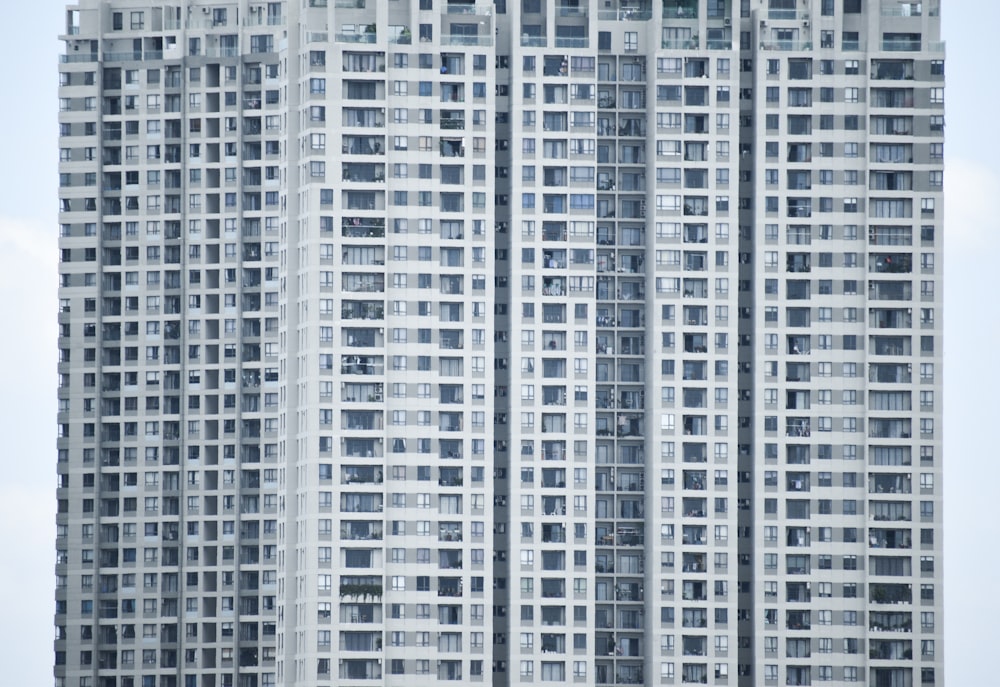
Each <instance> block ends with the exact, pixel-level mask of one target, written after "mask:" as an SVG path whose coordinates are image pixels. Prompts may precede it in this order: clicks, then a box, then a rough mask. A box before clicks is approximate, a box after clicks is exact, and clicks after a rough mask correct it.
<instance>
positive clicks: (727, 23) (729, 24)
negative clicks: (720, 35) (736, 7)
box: [722, 17, 733, 26]
mask: <svg viewBox="0 0 1000 687" xmlns="http://www.w3.org/2000/svg"><path fill="white" fill-rule="evenodd" d="M722 23H723V24H724V25H726V26H732V25H733V20H732V19H731V18H730V17H726V18H725V19H724V20H722Z"/></svg>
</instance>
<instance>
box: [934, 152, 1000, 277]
mask: <svg viewBox="0 0 1000 687" xmlns="http://www.w3.org/2000/svg"><path fill="white" fill-rule="evenodd" d="M944 191H945V204H944V212H945V249H946V250H947V251H948V253H950V254H952V255H955V254H956V253H960V252H961V253H963V254H964V253H965V251H978V250H984V249H988V248H989V249H996V247H997V241H998V237H1000V213H998V212H997V210H996V203H997V194H998V193H1000V173H998V171H997V169H996V168H994V167H988V166H986V165H985V164H983V163H981V162H978V161H974V160H965V159H961V158H959V159H949V160H948V163H947V166H946V172H945V189H944ZM995 256H996V254H995V253H994V254H993V256H991V257H994V258H995Z"/></svg>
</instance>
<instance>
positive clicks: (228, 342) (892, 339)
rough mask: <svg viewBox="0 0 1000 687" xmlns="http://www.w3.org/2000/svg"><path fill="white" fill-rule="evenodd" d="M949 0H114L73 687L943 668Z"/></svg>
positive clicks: (103, 88)
mask: <svg viewBox="0 0 1000 687" xmlns="http://www.w3.org/2000/svg"><path fill="white" fill-rule="evenodd" d="M939 6H940V2H939V0H926V1H924V2H914V1H909V2H896V1H895V0H893V1H890V0H742V2H741V1H739V0H656V2H651V1H650V0H593V1H592V0H521V2H520V3H519V4H517V5H514V4H512V5H508V4H507V2H506V1H505V0H495V1H494V2H492V3H489V2H476V0H283V1H276V2H267V1H257V0H232V1H229V2H222V1H212V0H173V2H166V1H164V0H80V2H79V3H78V4H75V5H72V6H70V7H69V8H68V9H67V13H66V25H65V27H64V34H63V36H62V38H63V40H64V42H65V45H66V49H65V53H64V55H63V56H62V58H61V61H60V65H59V78H60V99H59V106H60V116H59V127H60V132H59V133H60V179H59V181H60V189H59V202H60V223H61V226H60V230H61V231H60V236H61V238H60V250H61V253H60V257H61V263H60V280H61V281H60V311H59V325H60V332H59V333H60V338H59V418H58V423H59V424H58V430H59V431H58V476H59V487H58V499H59V501H58V503H59V506H58V514H57V528H58V530H57V551H58V561H57V570H56V586H57V588H56V603H57V610H56V620H55V625H56V640H55V683H56V685H57V687H277V686H278V685H282V686H291V685H296V686H304V685H310V686H312V685H315V686H323V685H338V686H345V687H364V686H366V685H392V686H402V685H430V684H432V683H434V684H436V683H438V682H441V681H448V682H454V683H456V684H459V683H461V684H466V683H472V684H477V683H478V684H489V683H492V684H494V685H497V686H498V687H500V686H506V685H521V684H529V683H534V682H554V683H565V684H576V685H621V684H636V685H683V684H712V685H739V686H740V687H750V686H751V685H754V686H756V685H764V686H770V685H775V686H777V685H814V684H816V685H818V684H867V685H870V686H871V687H926V686H928V685H940V684H941V682H942V680H943V670H942V658H943V651H942V645H941V634H942V626H941V620H942V619H941V607H942V601H941V574H942V561H941V547H942V541H941V503H940V500H941V497H940V494H941V465H942V460H943V456H942V454H941V400H942V398H941V355H942V341H941V298H942V292H941V284H940V276H939V275H940V274H941V246H942V207H941V202H942V186H943V129H944V114H943V113H944V48H943V45H942V44H941V43H940V17H939Z"/></svg>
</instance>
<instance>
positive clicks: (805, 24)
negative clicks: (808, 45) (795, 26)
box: [802, 19, 809, 29]
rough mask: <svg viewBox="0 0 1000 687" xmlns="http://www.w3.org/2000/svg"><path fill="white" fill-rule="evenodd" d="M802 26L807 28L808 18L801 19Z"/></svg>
mask: <svg viewBox="0 0 1000 687" xmlns="http://www.w3.org/2000/svg"><path fill="white" fill-rule="evenodd" d="M802 26H803V27H805V28H807V29H808V28H809V20H808V19H805V20H803V21H802Z"/></svg>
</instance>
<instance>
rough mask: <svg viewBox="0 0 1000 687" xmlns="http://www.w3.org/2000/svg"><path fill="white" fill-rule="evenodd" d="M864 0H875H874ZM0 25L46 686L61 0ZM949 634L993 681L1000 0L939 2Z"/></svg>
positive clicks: (39, 653) (30, 617) (22, 633)
mask: <svg viewBox="0 0 1000 687" xmlns="http://www.w3.org/2000/svg"><path fill="white" fill-rule="evenodd" d="M872 1H874V0H872ZM4 4H5V6H6V7H7V9H6V10H5V12H4V21H3V22H2V23H0V46H2V47H0V58H2V60H3V63H4V64H6V65H8V66H7V68H5V70H4V72H3V75H4V79H3V81H2V92H3V93H4V95H5V100H6V102H5V103H4V105H3V108H2V110H0V132H3V137H4V140H5V141H6V143H5V144H4V146H3V152H4V155H3V157H2V164H0V292H3V294H4V297H3V299H2V301H0V302H2V303H3V306H2V308H0V313H2V315H3V319H2V320H0V321H2V322H3V323H4V325H3V330H4V331H3V334H2V335H0V393H2V396H0V441H2V442H3V448H2V450H0V461H2V463H3V471H2V473H0V474H2V478H0V601H2V603H0V608H2V609H3V620H2V621H0V665H2V666H3V670H4V677H3V678H2V679H0V682H2V683H3V684H7V685H12V686H13V685H16V686H17V687H31V686H35V685H37V686H40V687H44V686H45V685H50V684H52V683H51V675H52V669H51V663H52V637H53V629H52V608H53V603H52V598H53V586H54V585H53V583H54V572H53V570H54V551H53V549H54V546H53V534H54V531H55V527H54V521H55V500H54V494H55V489H54V487H55V483H56V480H55V448H54V447H55V439H54V437H55V410H56V403H55V399H56V376H55V362H56V343H55V341H56V327H55V321H56V259H57V251H56V182H57V171H56V166H57V153H56V150H57V147H58V146H57V143H56V135H57V126H56V109H57V103H56V83H57V77H56V63H57V57H56V56H57V55H58V53H59V51H60V46H59V44H58V41H57V40H56V35H57V34H58V33H59V31H60V26H61V22H62V13H63V3H62V2H57V1H55V0H34V1H33V2H27V1H25V0H8V2H6V3H4ZM942 5H943V7H942V15H943V18H944V24H945V39H946V40H947V43H948V64H947V79H948V80H947V134H946V135H947V139H946V140H947V144H946V157H947V167H946V172H945V193H946V203H945V206H946V207H945V216H946V228H945V232H944V233H945V237H946V253H947V254H946V264H945V268H944V269H945V275H946V282H945V284H946V287H945V288H946V291H945V293H946V295H945V305H946V312H945V366H946V372H945V374H946V389H945V403H946V406H945V436H946V450H945V456H944V465H945V487H944V489H945V499H946V502H945V515H944V517H945V627H946V630H945V633H946V637H945V641H946V660H947V668H946V680H947V682H948V684H949V685H951V687H959V686H961V687H989V686H991V685H1000V670H998V669H997V667H996V655H995V654H994V652H995V651H996V646H997V640H998V639H1000V593H998V591H997V590H998V583H997V580H998V579H1000V510H993V508H992V506H993V505H994V502H995V501H998V500H1000V497H998V492H1000V451H998V443H1000V442H998V437H1000V435H998V434H997V433H990V429H991V428H992V425H993V423H994V422H996V423H998V424H1000V364H996V363H994V361H992V360H987V357H984V356H986V355H987V349H988V348H989V347H990V346H992V345H994V344H997V343H998V342H1000V306H998V304H997V296H995V295H994V294H993V293H992V291H991V288H992V287H989V285H988V284H989V280H990V279H991V275H994V274H997V273H998V272H1000V134H998V131H997V128H998V119H1000V95H998V92H1000V89H998V88H997V83H998V78H997V76H996V72H995V69H996V68H995V66H991V65H995V64H996V62H997V59H996V57H993V58H992V59H989V54H990V53H989V51H990V46H992V44H993V42H994V41H997V42H998V43H1000V39H998V35H1000V2H997V1H996V0H943V1H942Z"/></svg>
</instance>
